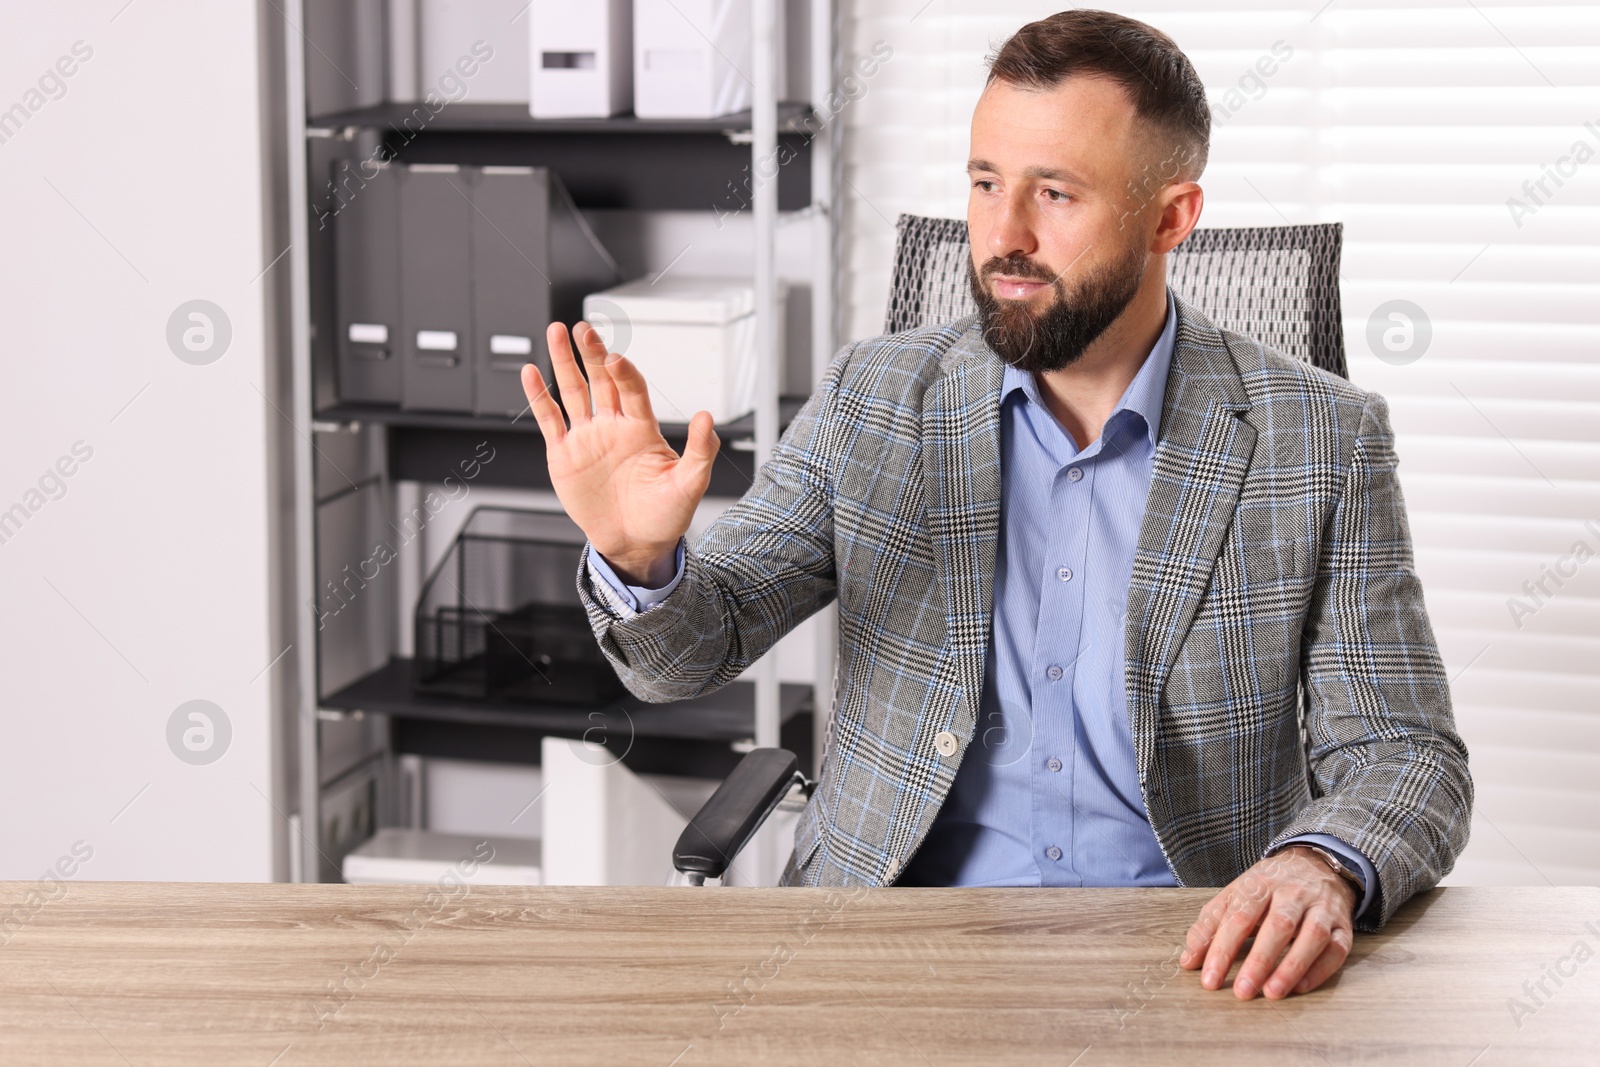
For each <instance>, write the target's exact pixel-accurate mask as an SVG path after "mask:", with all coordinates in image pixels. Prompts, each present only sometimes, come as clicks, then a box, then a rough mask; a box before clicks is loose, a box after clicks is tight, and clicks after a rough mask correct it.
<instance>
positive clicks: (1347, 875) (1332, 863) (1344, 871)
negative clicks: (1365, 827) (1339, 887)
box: [1296, 841, 1367, 901]
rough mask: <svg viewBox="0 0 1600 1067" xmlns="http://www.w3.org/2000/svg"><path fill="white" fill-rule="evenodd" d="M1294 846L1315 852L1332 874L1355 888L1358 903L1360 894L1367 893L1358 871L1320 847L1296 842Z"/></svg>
mask: <svg viewBox="0 0 1600 1067" xmlns="http://www.w3.org/2000/svg"><path fill="white" fill-rule="evenodd" d="M1296 844H1298V845H1299V846H1300V847H1301V848H1308V849H1310V850H1311V851H1312V852H1315V853H1316V854H1317V855H1319V856H1321V857H1322V859H1323V861H1324V862H1326V863H1327V865H1328V866H1329V867H1332V868H1333V873H1334V874H1337V875H1338V876H1339V877H1340V878H1343V879H1344V880H1345V881H1347V882H1349V883H1350V884H1351V885H1353V886H1355V887H1356V900H1357V901H1360V899H1361V896H1362V894H1364V893H1365V892H1366V891H1367V884H1366V882H1364V881H1362V879H1361V872H1360V871H1356V870H1352V869H1351V868H1350V867H1349V866H1348V865H1347V864H1346V863H1345V862H1344V860H1342V859H1340V858H1339V857H1338V856H1337V855H1335V854H1334V853H1332V852H1329V851H1328V850H1327V849H1325V848H1323V847H1322V846H1321V845H1312V844H1308V843H1306V842H1304V841H1299V842H1296Z"/></svg>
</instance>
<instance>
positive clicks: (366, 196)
mask: <svg viewBox="0 0 1600 1067" xmlns="http://www.w3.org/2000/svg"><path fill="white" fill-rule="evenodd" d="M333 186H334V189H335V190H337V193H336V195H337V196H338V198H339V206H338V208H337V210H336V211H335V212H334V215H333V245H334V274H335V282H334V285H335V300H336V302H337V305H338V307H337V311H336V312H335V314H336V317H337V323H338V337H337V338H336V339H335V342H334V350H335V352H336V353H337V360H336V363H337V371H338V382H337V386H338V393H339V399H341V400H351V401H357V402H366V403H378V404H398V403H399V402H400V357H399V351H400V350H399V347H398V346H399V343H400V242H399V237H398V228H399V225H400V183H399V178H398V173H397V170H396V168H395V167H393V166H389V165H382V166H380V165H378V164H375V163H372V162H371V161H367V160H363V161H361V162H359V163H357V162H354V161H351V160H338V161H336V162H335V163H334V164H333Z"/></svg>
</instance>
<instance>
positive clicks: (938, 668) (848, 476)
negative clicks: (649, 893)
mask: <svg viewBox="0 0 1600 1067" xmlns="http://www.w3.org/2000/svg"><path fill="white" fill-rule="evenodd" d="M1177 307H1178V326H1177V340H1176V344H1175V347H1174V352H1173V358H1172V369H1171V373H1170V377H1169V378H1168V381H1167V391H1166V401H1165V406H1164V408H1163V410H1162V415H1161V427H1160V440H1159V442H1158V443H1157V447H1156V454H1155V461H1154V471H1153V474H1152V480H1151V485H1150V493H1149V498H1148V501H1147V503H1146V507H1145V515H1144V520H1143V525H1142V527H1141V530H1140V534H1139V542H1138V548H1137V554H1136V556H1135V559H1134V564H1133V575H1132V581H1131V584H1130V586H1129V588H1128V604H1127V609H1128V611H1127V624H1126V648H1127V689H1128V714H1129V717H1130V718H1131V720H1132V729H1133V738H1134V747H1135V753H1136V757H1137V761H1138V768H1139V778H1140V782H1141V785H1142V787H1143V792H1144V802H1145V808H1146V810H1147V812H1148V815H1149V819H1150V825H1151V827H1152V828H1153V829H1154V831H1155V834H1156V838H1157V840H1158V841H1159V842H1160V844H1161V848H1162V851H1163V853H1164V854H1165V855H1166V858H1167V862H1168V865H1169V866H1170V867H1171V868H1172V872H1173V874H1174V876H1175V877H1176V878H1177V880H1178V881H1179V882H1180V883H1182V884H1183V885H1187V886H1220V885H1224V884H1226V883H1227V882H1229V881H1231V880H1232V879H1233V878H1235V877H1237V876H1238V875H1239V874H1240V873H1241V872H1243V871H1244V870H1245V869H1246V868H1247V867H1249V866H1250V865H1251V864H1253V863H1254V862H1256V861H1257V860H1258V859H1260V858H1261V857H1262V856H1263V854H1265V853H1266V852H1269V851H1271V850H1272V849H1273V848H1274V847H1275V846H1276V845H1277V844H1279V843H1280V842H1282V841H1283V840H1284V839H1285V838H1288V837H1291V836H1293V835H1295V834H1301V833H1308V832H1321V833H1329V834H1333V835H1334V836H1336V837H1338V838H1340V839H1341V840H1344V841H1347V842H1349V843H1350V844H1352V845H1354V846H1355V847H1356V848H1359V849H1360V850H1361V851H1362V852H1363V853H1365V854H1366V856H1367V857H1368V858H1369V859H1370V860H1371V861H1372V863H1373V865H1374V866H1375V867H1376V868H1377V871H1378V876H1379V883H1380V889H1381V899H1380V900H1379V901H1377V902H1375V904H1374V905H1373V907H1371V908H1369V909H1368V911H1367V914H1366V915H1365V916H1364V917H1363V920H1362V924H1361V925H1362V926H1363V927H1364V928H1367V929H1375V928H1376V927H1378V926H1380V925H1382V923H1383V922H1385V921H1387V919H1388V917H1389V916H1390V915H1391V914H1393V912H1394V909H1395V908H1396V907H1398V906H1399V905H1400V904H1402V903H1404V902H1405V901H1406V900H1407V899H1408V898H1410V897H1411V896H1412V894H1414V893H1416V892H1418V891H1420V890H1424V889H1427V888H1430V887H1432V886H1433V885H1434V884H1435V883H1436V882H1437V881H1438V880H1439V878H1440V877H1442V876H1443V875H1444V874H1445V873H1446V872H1448V871H1449V870H1450V868H1451V867H1452V866H1453V864H1454V863H1455V858H1456V856H1457V855H1458V854H1459V853H1460V851H1461V849H1462V847H1463V846H1464V845H1465V844H1466V840H1467V831H1468V825H1469V819H1470V812H1471V810H1472V779H1471V777H1470V776H1469V774H1468V771H1467V753H1466V748H1465V746H1464V745H1463V744H1462V742H1461V738H1460V737H1459V736H1458V735H1457V733H1456V730H1455V724H1454V720H1453V717H1452V715H1451V711H1450V694H1449V689H1448V687H1447V684H1446V678H1445V672H1444V669H1443V666H1442V664H1441V662H1440V659H1439V653H1438V649H1437V646H1436V645H1435V642H1434V637H1433V631H1432V628H1431V627H1430V625H1429V623H1428V617H1427V614H1426V611H1425V609H1424V607H1423V600H1422V589H1421V586H1420V584H1419V582H1418V580H1417V576H1416V573H1415V571H1414V569H1413V566H1412V558H1411V542H1410V533H1409V530H1408V527H1407V523H1406V515H1405V506H1404V503H1403V502H1402V500H1401V496H1400V486H1399V484H1398V482H1397V481H1396V478H1395V462H1396V461H1395V454H1394V450H1393V438H1392V435H1391V433H1390V430H1389V425H1388V415H1387V406H1386V405H1385V403H1384V401H1383V399H1382V398H1381V397H1379V396H1377V395H1375V394H1371V393H1366V392H1363V391H1362V390H1360V389H1358V388H1356V387H1355V386H1354V385H1352V384H1350V383H1349V382H1347V381H1344V380H1343V379H1340V378H1335V377H1333V376H1331V375H1328V374H1325V373H1323V372H1322V371H1319V370H1316V369H1314V368H1311V367H1308V366H1307V365H1305V364H1303V363H1301V362H1299V361H1298V360H1295V359H1291V358H1289V357H1287V356H1284V355H1281V354H1279V353H1278V352H1275V351H1273V350H1271V349H1268V348H1264V347H1262V346H1261V345H1260V344H1258V343H1257V342H1255V341H1252V340H1250V339H1248V338H1245V337H1243V336H1240V335H1239V334H1235V333H1231V332H1227V331H1221V330H1219V329H1218V328H1217V327H1216V326H1215V325H1214V324H1213V323H1211V322H1210V321H1209V320H1208V319H1207V318H1206V317H1205V316H1204V315H1202V314H1200V313H1199V312H1198V311H1196V310H1195V309H1194V308H1193V307H1192V306H1191V305H1189V304H1188V303H1186V302H1185V301H1183V300H1181V299H1179V300H1178V301H1177ZM1003 370H1004V366H1003V364H1002V362H1001V361H1000V359H999V357H997V356H996V355H995V354H994V353H993V352H992V351H991V350H990V348H989V347H988V345H986V344H985V343H984V340H983V337H982V331H981V328H980V327H979V326H978V324H977V321H976V316H969V317H967V318H964V319H961V320H958V321H956V322H954V323H950V324H948V325H943V326H933V327H926V328H923V329H918V330H912V331H908V332H906V333H901V334H894V335H891V336H887V337H879V338H874V339H872V340H868V341H861V342H857V343H855V344H852V345H850V346H848V347H846V348H845V349H844V350H843V351H842V352H841V353H840V354H839V355H838V356H837V357H836V358H835V359H834V361H833V363H832V365H831V366H830V367H829V368H828V372H827V374H826V376H825V377H824V379H823V381H822V384H821V385H820V386H819V387H818V389H817V391H816V393H815V394H814V395H813V396H812V397H811V399H810V400H809V401H808V402H807V403H806V405H805V407H804V408H803V409H802V410H801V412H800V414H799V415H798V417H796V419H795V420H794V422H793V423H792V424H791V425H790V427H789V429H788V431H787V432H786V433H785V434H784V435H783V439H782V440H781V442H780V443H779V445H778V447H777V449H776V451H775V452H774V454H773V457H772V460H771V462H769V463H767V464H766V465H765V466H763V467H762V469H761V470H760V472H759V474H758V475H757V479H756V482H755V484H754V485H753V486H752V488H751V489H750V491H749V492H748V493H746V494H745V496H744V497H743V499H741V500H740V501H739V502H738V503H736V504H735V505H734V506H733V507H732V508H730V509H729V510H728V511H727V512H726V513H725V514H724V515H723V516H722V517H721V518H720V519H718V520H717V521H716V522H715V523H714V524H713V525H712V526H711V527H710V528H709V529H708V530H707V531H706V534H705V536H704V537H703V538H701V540H700V542H699V543H698V545H696V546H695V547H694V548H692V549H691V550H688V551H686V552H685V554H684V576H683V580H682V582H681V583H680V584H679V586H678V587H677V588H676V589H675V590H673V592H672V594H671V595H670V596H669V597H668V598H667V599H666V600H664V601H663V602H662V603H660V604H658V605H656V606H655V607H654V608H651V609H650V610H648V611H645V612H643V613H638V614H632V613H627V612H619V611H617V610H616V609H614V608H613V607H612V606H611V605H610V604H609V603H608V602H607V601H606V600H605V599H604V597H603V596H601V595H600V594H599V593H598V591H597V590H595V589H594V588H593V587H592V586H591V584H590V583H589V581H588V579H587V578H586V577H585V576H586V575H587V573H588V572H587V568H586V567H580V570H579V580H578V585H579V592H580V594H581V595H582V597H583V599H584V603H585V605H586V607H587V609H588V612H589V617H590V620H591V622H592V623H593V626H594V631H595V635H596V636H597V637H598V639H599V641H600V646H601V648H602V649H603V650H604V651H605V653H606V655H607V656H608V657H609V658H610V660H611V661H612V663H614V664H615V665H616V668H617V670H618V672H619V673H620V674H621V677H622V680H623V682H624V683H625V684H626V685H627V686H628V688H629V689H630V690H631V691H632V692H633V693H635V694H636V695H638V696H639V697H640V698H642V699H645V700H652V701H664V700H676V699H682V698H686V697H693V696H697V695H699V694H703V693H707V692H710V691H712V690H714V689H717V688H718V687H720V686H722V685H725V684H727V683H728V682H730V681H732V680H733V679H734V678H736V677H738V676H739V674H740V673H741V672H743V671H744V670H745V668H747V667H749V666H750V664H751V663H752V662H753V661H754V660H756V659H757V658H758V657H759V656H761V654H762V653H764V652H766V651H767V650H768V649H769V648H771V647H772V645H773V644H774V642H776V641H777V640H778V639H779V638H780V637H782V636H783V635H784V634H785V633H787V632H788V631H789V630H790V629H792V628H793V627H794V626H795V625H797V624H798V623H799V622H801V621H802V620H803V619H805V618H806V617H807V616H808V615H810V614H811V613H813V612H815V611H817V610H818V609H820V608H822V607H823V606H825V605H826V604H828V603H829V602H830V601H831V600H833V599H834V597H835V596H836V595H837V596H838V597H839V601H840V608H839V614H840V622H839V661H838V662H839V671H838V675H837V678H836V681H835V686H834V693H833V711H832V715H831V720H830V723H829V742H828V745H827V751H826V755H825V758H824V760H823V763H822V770H821V774H820V780H819V784H818V785H817V788H816V791H815V792H814V793H813V795H812V798H811V801H810V803H809V805H808V806H807V808H806V810H805V812H804V814H803V815H802V816H801V819H800V823H799V826H798V828H797V830H796V834H795V851H794V855H793V856H792V858H791V859H790V860H789V864H788V867H787V869H786V870H785V872H784V881H785V883H786V884H804V885H888V884H892V883H893V882H894V880H895V877H896V875H897V874H898V873H899V871H900V870H901V869H902V868H903V867H904V865H905V863H906V861H907V860H908V859H909V858H910V857H911V855H912V853H913V852H914V851H915V850H916V849H917V847H918V845H919V844H920V843H921V842H922V840H923V838H924V836H925V835H926V834H927V831H928V828H929V825H930V824H931V823H932V822H933V818H934V815H935V814H936V813H937V812H938V810H939V806H940V804H941V803H943V801H944V798H945V796H946V795H947V793H948V791H949V789H950V783H951V780H952V779H953V778H954V777H955V774H956V769H957V768H958V767H959V766H960V765H961V759H962V755H963V754H964V753H965V751H966V749H967V747H968V745H969V744H970V743H972V741H973V734H974V726H975V723H976V720H977V715H978V701H979V697H980V694H981V693H982V689H983V685H982V682H983V666H984V655H985V651H986V644H987V641H988V636H989V626H990V619H991V611H992V605H993V592H994V590H993V587H994V560H995V547H996V544H997V541H998V527H999V516H1000V486H1001V479H1000V432H999V427H1000V409H999V399H1000V386H1001V378H1002V374H1003ZM586 551H587V550H586ZM625 616H626V617H625ZM945 731H948V732H949V733H951V734H954V735H955V738H956V740H957V747H956V749H955V751H954V752H953V754H951V755H948V756H946V755H941V753H940V751H939V749H938V748H937V747H936V745H935V738H936V737H937V736H938V735H939V734H941V733H943V732H945ZM946 747H948V743H947V744H946Z"/></svg>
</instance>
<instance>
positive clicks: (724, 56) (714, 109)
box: [633, 0, 752, 119]
mask: <svg viewBox="0 0 1600 1067" xmlns="http://www.w3.org/2000/svg"><path fill="white" fill-rule="evenodd" d="M750 34H751V24H750V0H634V5H633V88H634V103H633V110H634V113H635V114H636V115H638V116H639V117H640V118H642V119H645V118H649V119H706V118H716V117H717V116H719V115H730V114H732V113H733V112H735V111H743V110H744V109H745V108H747V107H749V106H750V94H751V91H752V89H751V83H750V80H749V79H750V77H751V75H752V71H751V68H750V62H751V45H750Z"/></svg>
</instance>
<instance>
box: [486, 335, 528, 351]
mask: <svg viewBox="0 0 1600 1067" xmlns="http://www.w3.org/2000/svg"><path fill="white" fill-rule="evenodd" d="M489 351H490V352H491V353H493V354H494V355H497V356H527V355H531V354H532V353H533V338H531V337H518V336H516V335H515V334H509V333H497V334H494V335H493V336H491V337H490V338H489Z"/></svg>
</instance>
